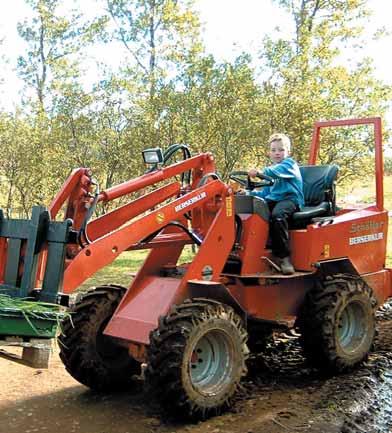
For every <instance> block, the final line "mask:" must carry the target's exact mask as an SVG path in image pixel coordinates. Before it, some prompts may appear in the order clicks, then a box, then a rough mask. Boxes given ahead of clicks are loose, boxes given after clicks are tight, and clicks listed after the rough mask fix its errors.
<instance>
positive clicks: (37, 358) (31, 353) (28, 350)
mask: <svg viewBox="0 0 392 433" xmlns="http://www.w3.org/2000/svg"><path fill="white" fill-rule="evenodd" d="M0 338H1V339H0V346H8V347H10V346H12V347H21V348H22V354H21V355H20V356H19V355H16V354H14V353H11V352H7V351H6V350H4V349H0V358H4V359H7V360H9V361H13V362H17V363H19V364H23V365H26V366H28V367H32V368H48V367H49V360H50V355H51V353H52V340H51V339H43V338H31V339H28V340H27V341H26V339H22V338H20V337H0Z"/></svg>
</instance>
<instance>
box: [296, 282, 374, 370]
mask: <svg viewBox="0 0 392 433" xmlns="http://www.w3.org/2000/svg"><path fill="white" fill-rule="evenodd" d="M376 304H377V302H376V300H375V298H374V296H373V293H372V290H371V288H370V287H369V286H368V285H367V284H366V283H365V282H364V281H363V280H362V279H361V278H360V277H357V276H353V275H346V274H337V275H334V276H329V277H327V278H326V279H325V280H324V281H320V282H319V283H318V284H317V287H316V288H315V289H314V290H312V291H311V292H310V293H309V294H308V296H307V299H306V301H305V307H304V309H303V312H302V317H301V319H300V330H301V334H302V337H301V342H302V346H303V349H304V352H305V356H306V358H307V360H308V361H309V362H310V364H312V365H314V366H315V367H318V368H320V369H323V370H324V371H326V372H329V373H340V372H344V371H347V370H350V369H351V368H353V367H355V366H356V365H358V364H359V363H360V362H362V361H363V360H364V359H365V358H366V357H367V355H368V352H369V351H370V349H371V346H372V344H373V340H374V336H375V307H376Z"/></svg>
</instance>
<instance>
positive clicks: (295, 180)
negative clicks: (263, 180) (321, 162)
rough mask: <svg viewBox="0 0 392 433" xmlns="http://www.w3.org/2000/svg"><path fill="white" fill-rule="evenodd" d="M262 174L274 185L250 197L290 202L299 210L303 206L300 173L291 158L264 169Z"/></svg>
mask: <svg viewBox="0 0 392 433" xmlns="http://www.w3.org/2000/svg"><path fill="white" fill-rule="evenodd" d="M264 174H266V175H267V176H269V177H272V178H273V179H274V181H275V183H274V184H273V185H272V186H266V187H264V188H262V189H261V190H260V191H252V193H251V194H252V195H255V196H257V197H261V198H264V199H266V200H272V201H282V200H292V201H293V202H294V203H296V204H297V205H298V206H299V208H302V207H303V206H304V193H303V182H302V176H301V172H300V171H299V167H298V164H297V163H296V162H295V161H294V159H292V158H285V159H284V160H283V161H282V162H280V163H279V164H275V165H271V166H270V167H266V168H265V169H264Z"/></svg>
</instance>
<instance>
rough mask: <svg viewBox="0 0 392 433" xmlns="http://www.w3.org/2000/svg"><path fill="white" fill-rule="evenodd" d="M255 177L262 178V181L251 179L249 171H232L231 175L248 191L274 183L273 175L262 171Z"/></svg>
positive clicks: (230, 176) (230, 177)
mask: <svg viewBox="0 0 392 433" xmlns="http://www.w3.org/2000/svg"><path fill="white" fill-rule="evenodd" d="M255 177H257V178H258V179H260V181H261V182H254V181H253V180H251V178H250V176H249V175H248V172H247V171H242V170H240V171H232V172H231V173H230V175H229V179H231V180H234V182H237V183H239V184H240V185H241V186H243V187H245V189H246V190H248V191H253V190H254V189H255V188H262V187H264V186H272V185H273V184H274V179H272V177H269V176H267V175H266V174H264V173H261V172H260V171H259V172H257V174H256V176H255Z"/></svg>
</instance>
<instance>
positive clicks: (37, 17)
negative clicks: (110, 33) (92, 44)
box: [18, 0, 104, 111]
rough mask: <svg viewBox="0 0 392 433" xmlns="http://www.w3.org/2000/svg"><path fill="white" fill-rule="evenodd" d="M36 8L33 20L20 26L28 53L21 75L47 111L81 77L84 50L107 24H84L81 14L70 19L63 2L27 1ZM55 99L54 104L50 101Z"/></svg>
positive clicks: (22, 59) (23, 58)
mask: <svg viewBox="0 0 392 433" xmlns="http://www.w3.org/2000/svg"><path fill="white" fill-rule="evenodd" d="M26 2H27V3H28V4H29V5H30V6H31V7H32V9H33V12H34V16H33V18H32V20H30V21H28V20H25V21H24V22H23V23H18V33H19V35H20V36H21V37H22V38H23V39H24V40H25V42H26V43H27V46H28V52H27V53H26V54H25V55H24V56H23V55H21V56H19V58H18V73H19V76H20V77H21V78H22V79H23V80H24V81H25V83H26V85H27V86H29V87H31V88H32V89H33V90H34V92H35V95H36V97H37V100H38V104H39V109H41V110H44V111H46V110H47V108H48V105H50V103H51V102H53V98H54V96H55V93H56V92H59V91H61V89H62V88H63V87H64V86H66V85H67V84H69V82H70V81H71V80H73V81H74V80H76V79H77V78H78V77H79V74H80V70H79V58H80V56H81V52H80V50H81V48H82V47H83V46H84V45H85V44H86V43H87V42H89V41H91V40H92V39H93V38H94V36H95V34H96V33H97V32H98V31H99V28H100V25H102V24H103V22H104V20H103V19H102V18H100V19H98V20H96V21H94V22H83V20H82V17H81V15H80V14H77V13H76V12H75V11H71V12H70V14H69V15H68V16H66V15H64V11H61V10H60V8H61V7H62V6H63V4H62V3H63V2H61V0H26ZM49 96H51V98H52V101H49V102H47V101H46V99H47V98H48V97H49Z"/></svg>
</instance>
